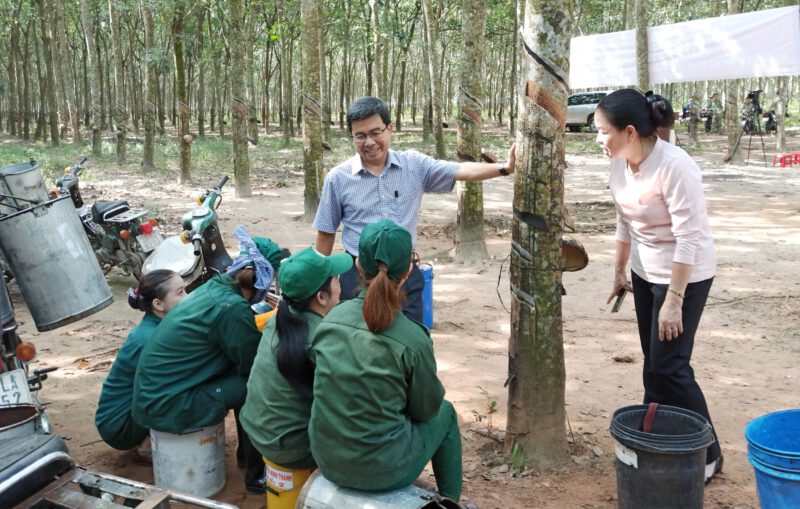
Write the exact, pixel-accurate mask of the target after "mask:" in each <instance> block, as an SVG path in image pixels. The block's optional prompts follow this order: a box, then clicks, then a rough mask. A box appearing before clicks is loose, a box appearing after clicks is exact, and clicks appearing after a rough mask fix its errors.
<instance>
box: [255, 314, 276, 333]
mask: <svg viewBox="0 0 800 509" xmlns="http://www.w3.org/2000/svg"><path fill="white" fill-rule="evenodd" d="M277 313H278V310H277V309H273V310H272V311H267V312H266V313H261V314H260V315H255V319H256V327H257V328H258V331H259V332H264V327H266V326H267V322H268V321H270V319H271V318H272V317H273V316H275V315H276V314H277Z"/></svg>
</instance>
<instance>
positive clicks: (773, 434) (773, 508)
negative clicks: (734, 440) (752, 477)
mask: <svg viewBox="0 0 800 509" xmlns="http://www.w3.org/2000/svg"><path fill="white" fill-rule="evenodd" d="M744 436H745V438H746V439H747V452H748V454H747V459H748V460H750V464H751V465H753V468H754V469H755V474H756V487H757V489H758V500H759V502H760V503H761V507H762V509H789V508H797V507H800V409H795V410H783V411H780V412H774V413H771V414H767V415H762V416H761V417H758V418H756V419H754V420H752V421H750V423H749V424H748V425H747V428H745V432H744Z"/></svg>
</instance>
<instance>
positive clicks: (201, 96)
mask: <svg viewBox="0 0 800 509" xmlns="http://www.w3.org/2000/svg"><path fill="white" fill-rule="evenodd" d="M207 9H209V6H208V2H205V3H204V4H203V6H202V7H201V8H200V13H199V14H198V20H197V27H198V28H197V46H198V49H197V55H198V59H199V60H200V65H199V70H198V73H197V74H198V76H197V82H198V83H197V135H198V136H200V137H203V136H205V135H206V58H205V48H204V46H205V27H204V26H203V25H204V24H205V19H206V18H205V15H206V10H207Z"/></svg>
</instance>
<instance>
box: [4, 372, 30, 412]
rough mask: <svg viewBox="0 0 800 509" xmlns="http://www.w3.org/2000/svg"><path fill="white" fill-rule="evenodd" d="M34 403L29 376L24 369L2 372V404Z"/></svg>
mask: <svg viewBox="0 0 800 509" xmlns="http://www.w3.org/2000/svg"><path fill="white" fill-rule="evenodd" d="M24 403H33V397H32V396H31V391H30V389H28V377H27V376H26V375H25V371H24V370H22V369H16V370H14V371H9V372H8V373H2V374H0V405H20V404H24Z"/></svg>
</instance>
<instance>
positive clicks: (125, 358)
mask: <svg viewBox="0 0 800 509" xmlns="http://www.w3.org/2000/svg"><path fill="white" fill-rule="evenodd" d="M184 297H186V284H185V283H184V282H183V279H181V277H180V276H179V275H178V274H177V273H176V272H173V271H171V270H165V269H158V270H154V271H152V272H149V273H147V274H145V276H144V277H142V279H141V280H140V281H139V286H138V287H137V288H136V289H130V290H129V291H128V304H129V305H130V306H131V307H132V308H133V309H138V310H139V311H144V317H143V318H142V321H141V322H139V325H137V326H136V327H134V328H133V329H132V330H131V332H130V333H129V334H128V338H127V339H126V340H125V343H123V345H122V347H121V348H120V349H119V352H118V353H117V358H116V359H115V360H114V364H112V365H111V370H110V371H109V372H108V377H106V380H105V382H103V389H102V390H101V391H100V401H99V403H98V404H97V414H96V415H95V418H94V423H95V426H97V431H98V433H100V437H101V438H102V439H103V441H104V442H105V443H107V444H108V445H110V446H111V447H113V448H114V449H119V450H123V451H124V450H128V449H132V450H133V460H134V461H135V462H137V463H145V464H148V463H150V461H151V459H150V448H149V445H146V444H144V442H146V441H147V439H148V437H149V435H150V430H148V429H147V428H145V427H143V426H140V425H139V424H137V423H136V421H134V420H133V417H132V416H131V406H132V404H133V376H134V374H136V365H137V364H138V363H139V356H140V354H141V353H142V349H143V348H144V346H145V345H146V344H147V342H148V341H149V340H150V337H151V336H152V335H153V332H155V330H156V327H157V326H158V324H159V323H160V322H161V319H162V318H164V315H166V314H167V313H168V312H169V311H170V310H171V309H172V308H173V307H175V305H176V304H177V303H178V302H180V300H181V299H183V298H184Z"/></svg>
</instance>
